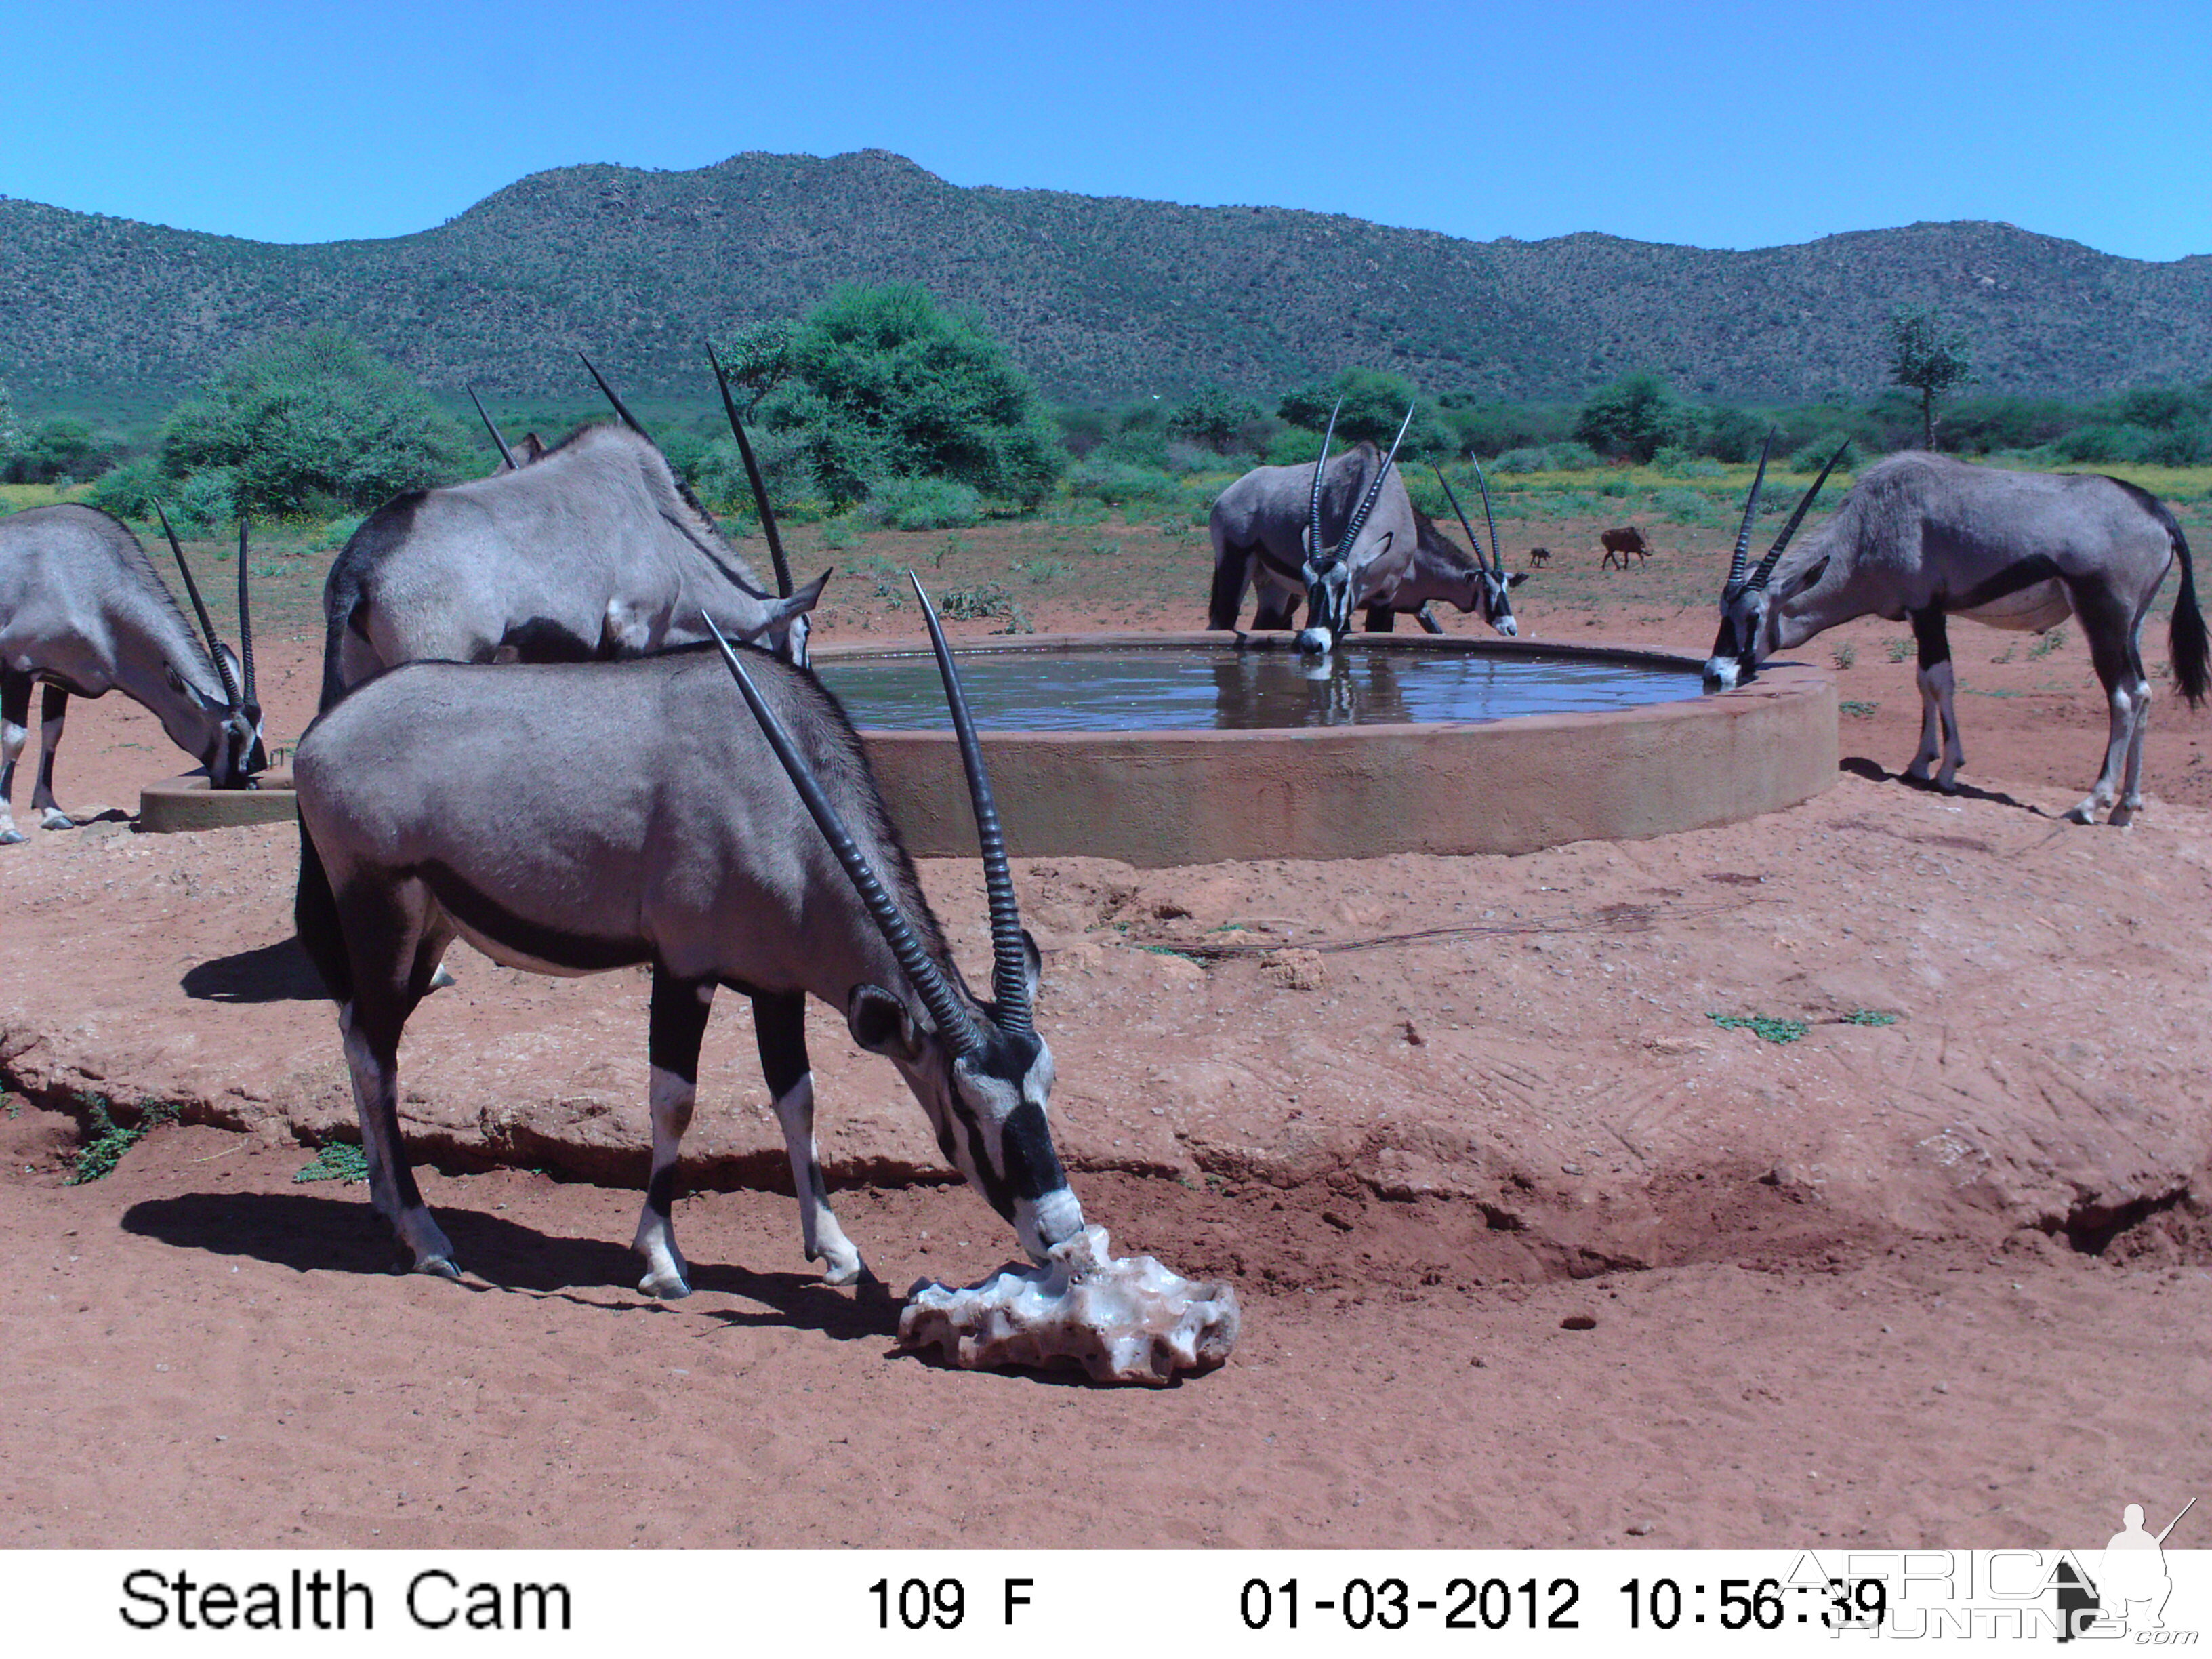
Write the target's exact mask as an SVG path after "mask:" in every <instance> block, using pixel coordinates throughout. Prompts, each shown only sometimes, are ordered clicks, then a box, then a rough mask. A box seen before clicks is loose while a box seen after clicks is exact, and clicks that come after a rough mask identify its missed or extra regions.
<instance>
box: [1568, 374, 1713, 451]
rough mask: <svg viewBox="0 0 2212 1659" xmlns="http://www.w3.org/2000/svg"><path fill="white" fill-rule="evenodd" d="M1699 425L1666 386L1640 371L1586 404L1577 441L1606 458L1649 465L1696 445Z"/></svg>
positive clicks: (1577, 419) (1577, 424) (1579, 419)
mask: <svg viewBox="0 0 2212 1659" xmlns="http://www.w3.org/2000/svg"><path fill="white" fill-rule="evenodd" d="M1700 424H1701V422H1700V420H1699V415H1698V411H1697V410H1695V409H1693V408H1692V407H1691V406H1690V405H1689V404H1686V403H1684V402H1682V401H1681V399H1680V398H1677V397H1676V396H1675V395H1674V390H1673V388H1672V387H1670V386H1668V384H1667V382H1666V381H1664V380H1662V379H1660V378H1659V376H1657V375H1656V374H1650V373H1649V372H1648V371H1645V370H1641V369H1639V370H1638V371H1636V372H1635V373H1633V374H1624V375H1622V376H1621V377H1620V379H1619V380H1615V381H1614V382H1613V384H1612V385H1610V386H1600V387H1599V388H1598V389H1597V390H1596V391H1595V392H1591V393H1590V395H1589V397H1588V398H1585V399H1583V406H1582V408H1581V410H1579V411H1578V412H1577V415H1576V416H1575V436H1576V437H1577V438H1579V439H1580V440H1582V441H1583V442H1584V443H1586V444H1589V446H1590V447H1592V448H1594V449H1596V450H1598V451H1600V452H1601V453H1604V454H1607V455H1619V456H1625V457H1626V458H1627V459H1631V460H1636V461H1648V460H1650V459H1651V458H1652V457H1653V456H1654V455H1656V454H1657V453H1659V451H1660V450H1661V449H1662V448H1664V447H1668V445H1677V446H1686V445H1689V444H1692V443H1694V442H1696V441H1697V437H1698V428H1699V425H1700Z"/></svg>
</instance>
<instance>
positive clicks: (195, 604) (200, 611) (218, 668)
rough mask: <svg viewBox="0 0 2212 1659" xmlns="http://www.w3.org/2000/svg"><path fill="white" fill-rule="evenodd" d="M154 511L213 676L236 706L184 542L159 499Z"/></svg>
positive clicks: (235, 690) (233, 685)
mask: <svg viewBox="0 0 2212 1659" xmlns="http://www.w3.org/2000/svg"><path fill="white" fill-rule="evenodd" d="M154 511H155V513H156V514H158V515H159V516H160V518H161V529H162V531H163V532H165V533H166V534H167V536H168V538H169V550H170V551H171V552H172V553H174V554H175V555H176V556H177V568H178V569H179V571H181V572H182V573H183V574H184V578H185V592H186V593H187V594H189V595H191V601H192V614H193V615H194V616H196V617H198V618H199V619H200V632H201V633H202V634H203V635H205V636H206V639H207V648H208V656H209V657H210V659H212V660H213V661H214V663H215V677H216V678H217V679H218V680H221V681H222V694H223V696H226V697H228V698H229V699H230V706H231V707H232V708H237V707H238V702H239V696H238V684H237V682H236V681H234V680H233V679H232V678H230V665H229V664H228V663H227V662H225V661H224V660H223V659H222V647H221V646H219V645H217V644H216V637H215V624H214V623H211V622H210V621H209V620H208V608H207V605H205V603H204V602H203V601H202V599H200V585H199V584H198V583H197V582H196V581H194V580H192V568H191V566H190V565H188V564H186V563H185V550H184V544H182V543H180V542H179V541H178V539H177V532H175V531H174V530H173V529H171V528H170V526H169V515H168V514H167V513H163V512H162V511H161V502H159V501H156V502H155V503H154Z"/></svg>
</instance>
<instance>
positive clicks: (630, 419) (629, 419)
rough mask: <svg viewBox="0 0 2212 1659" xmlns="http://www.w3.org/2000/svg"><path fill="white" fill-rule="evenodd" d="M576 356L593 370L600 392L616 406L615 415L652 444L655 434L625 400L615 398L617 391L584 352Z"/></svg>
mask: <svg viewBox="0 0 2212 1659" xmlns="http://www.w3.org/2000/svg"><path fill="white" fill-rule="evenodd" d="M576 356H578V357H579V358H580V359H581V360H582V362H583V365H584V367H585V368H590V369H592V379H593V380H597V381H598V382H599V390H600V391H602V392H605V393H606V394H607V401H608V402H609V403H611V404H613V405H614V406H615V413H616V414H617V415H619V416H622V423H623V425H624V426H626V427H628V428H629V429H630V430H631V431H633V432H635V433H636V434H637V435H638V436H639V437H641V438H642V439H644V440H645V441H647V443H651V442H652V441H653V435H652V434H651V433H650V432H647V430H646V429H645V428H643V427H641V426H640V425H639V424H638V423H637V416H635V415H633V414H631V413H630V412H629V409H628V408H627V407H626V406H625V405H624V404H623V400H622V399H621V398H617V397H616V396H615V389H614V388H613V387H612V386H609V385H608V384H607V377H606V376H605V375H604V374H600V373H599V370H598V369H596V368H592V360H591V359H590V358H589V357H586V356H584V354H583V353H582V352H578V353H577V354H576Z"/></svg>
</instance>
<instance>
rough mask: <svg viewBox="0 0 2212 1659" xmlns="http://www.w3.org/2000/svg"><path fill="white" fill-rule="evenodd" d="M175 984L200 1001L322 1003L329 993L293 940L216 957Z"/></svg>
mask: <svg viewBox="0 0 2212 1659" xmlns="http://www.w3.org/2000/svg"><path fill="white" fill-rule="evenodd" d="M178 983H179V984H180V985H181V986H183V987H184V992H185V995H186V996H188V997H193V998H196V999H197V1000H199V1001H202V1002H322V1001H325V1000H328V998H329V996H330V993H329V992H328V991H327V990H325V988H324V987H323V976H322V975H320V974H319V973H317V972H316V971H315V964H314V963H313V962H311V961H309V960H308V957H307V951H305V950H303V949H301V945H300V941H299V940H298V939H279V940H278V941H277V942H276V944H274V945H262V946H260V947H258V949H256V950H252V951H239V952H237V953H236V954H235V955H233V956H228V957H215V958H214V959H213V960H212V961H209V962H203V963H200V964H199V965H198V966H197V967H196V968H190V969H186V970H185V976H184V978H183V979H181V980H180V981H178Z"/></svg>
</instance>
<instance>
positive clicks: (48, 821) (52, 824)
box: [39, 806, 76, 829]
mask: <svg viewBox="0 0 2212 1659" xmlns="http://www.w3.org/2000/svg"><path fill="white" fill-rule="evenodd" d="M39 828H40V829H76V819H75V818H73V817H70V815H69V814H68V813H66V812H64V811H62V809H61V808H60V807H58V806H49V807H48V808H46V815H45V816H44V817H41V818H40V820H39Z"/></svg>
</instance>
